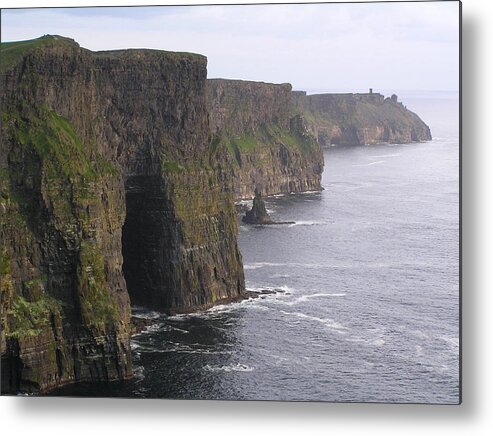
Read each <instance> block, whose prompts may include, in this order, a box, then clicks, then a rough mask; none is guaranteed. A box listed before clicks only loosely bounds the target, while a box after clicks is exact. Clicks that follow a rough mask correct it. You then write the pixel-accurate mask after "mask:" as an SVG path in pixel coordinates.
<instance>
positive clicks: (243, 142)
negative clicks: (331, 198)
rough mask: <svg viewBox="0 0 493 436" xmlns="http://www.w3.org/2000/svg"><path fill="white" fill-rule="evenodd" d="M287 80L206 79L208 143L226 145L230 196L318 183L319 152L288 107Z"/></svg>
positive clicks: (290, 189) (313, 186) (305, 188)
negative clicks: (278, 82) (276, 82)
mask: <svg viewBox="0 0 493 436" xmlns="http://www.w3.org/2000/svg"><path fill="white" fill-rule="evenodd" d="M292 98H293V96H292V92H291V85H290V84H271V83H263V82H248V81H242V80H225V79H209V80H208V81H207V106H208V109H209V122H210V128H211V133H212V144H213V147H216V146H220V145H225V146H226V148H227V150H228V151H229V161H230V168H231V171H232V173H233V187H234V192H235V197H236V198H237V199H240V198H252V197H253V196H254V195H255V189H256V188H258V189H259V190H260V191H261V192H262V193H263V194H264V195H272V194H279V193H290V192H303V191H308V190H319V189H321V185H320V179H321V175H322V171H323V166H324V163H323V155H322V151H321V149H320V146H319V145H318V144H317V142H316V140H315V138H314V137H313V136H312V135H310V134H309V132H308V131H307V129H306V125H305V121H304V120H303V118H302V117H301V116H300V115H299V114H298V113H297V112H294V111H293V101H292Z"/></svg>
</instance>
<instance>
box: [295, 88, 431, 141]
mask: <svg viewBox="0 0 493 436" xmlns="http://www.w3.org/2000/svg"><path fill="white" fill-rule="evenodd" d="M293 104H294V107H295V111H297V112H299V113H301V114H302V115H303V117H304V118H305V120H306V123H307V127H308V130H309V131H310V133H311V134H313V135H314V136H315V137H316V138H317V140H318V142H319V143H320V144H321V145H322V146H328V145H370V144H378V143H393V144H396V143H409V142H418V141H428V140H431V132H430V128H429V127H428V126H427V125H426V124H425V123H424V122H423V121H422V120H421V119H420V118H419V116H418V115H416V114H415V113H414V112H412V111H410V110H408V109H407V108H406V107H405V106H404V105H403V104H402V103H400V102H399V101H398V98H397V96H396V95H392V96H391V97H387V98H385V97H384V96H383V95H382V94H378V93H368V94H313V95H306V93H305V92H303V91H295V92H293Z"/></svg>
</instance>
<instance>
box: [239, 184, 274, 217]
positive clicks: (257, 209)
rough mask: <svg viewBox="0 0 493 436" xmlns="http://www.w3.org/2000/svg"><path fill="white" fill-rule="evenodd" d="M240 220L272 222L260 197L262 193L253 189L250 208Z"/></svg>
mask: <svg viewBox="0 0 493 436" xmlns="http://www.w3.org/2000/svg"><path fill="white" fill-rule="evenodd" d="M242 221H243V222H244V223H246V224H273V221H272V220H271V219H270V216H269V214H268V213H267V210H266V209H265V202H264V200H263V199H262V193H261V192H260V191H259V190H258V189H255V197H254V199H253V206H252V208H251V209H250V210H249V211H248V212H247V213H246V214H245V216H244V217H243V219H242Z"/></svg>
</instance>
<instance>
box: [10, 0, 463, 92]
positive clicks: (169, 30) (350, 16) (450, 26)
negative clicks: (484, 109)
mask: <svg viewBox="0 0 493 436" xmlns="http://www.w3.org/2000/svg"><path fill="white" fill-rule="evenodd" d="M163 3H165V2H163ZM41 4H42V3H41ZM2 6H3V2H2ZM1 25H2V26H1V39H2V41H14V40H25V39H32V38H37V37H39V36H42V35H44V34H57V35H62V36H66V37H70V38H73V39H75V40H76V41H77V42H78V43H79V44H80V45H81V46H82V47H85V48H88V49H90V50H109V49H123V48H153V49H163V50H172V51H187V52H195V53H201V54H204V55H206V56H207V58H208V77H211V78H212V77H223V78H230V79H244V80H256V81H264V82H273V83H286V82H289V83H291V84H292V85H293V89H299V90H306V91H308V92H309V93H310V92H321V91H338V92H341V91H346V92H366V91H367V90H368V88H370V87H371V88H373V89H374V91H375V92H377V91H382V90H389V91H392V90H422V91H430V90H433V91H457V90H458V88H459V3H458V2H457V1H439V2H406V3H395V2H392V3H353V4H351V3H339V4H334V3H333V4H330V3H326V4H283V5H248V6H243V5H230V6H161V7H100V8H39V9H2V14H1Z"/></svg>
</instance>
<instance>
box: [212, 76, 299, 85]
mask: <svg viewBox="0 0 493 436" xmlns="http://www.w3.org/2000/svg"><path fill="white" fill-rule="evenodd" d="M207 81H208V82H215V83H229V84H233V85H234V84H238V85H260V86H262V85H266V86H290V87H292V85H291V83H287V82H286V83H270V82H262V81H256V80H243V79H223V78H221V77H215V78H212V79H209V78H207Z"/></svg>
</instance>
